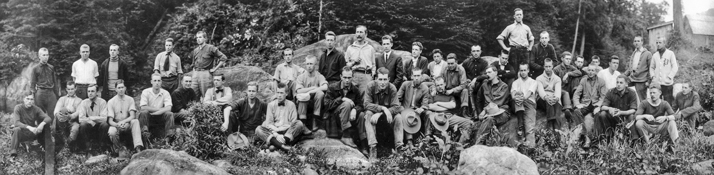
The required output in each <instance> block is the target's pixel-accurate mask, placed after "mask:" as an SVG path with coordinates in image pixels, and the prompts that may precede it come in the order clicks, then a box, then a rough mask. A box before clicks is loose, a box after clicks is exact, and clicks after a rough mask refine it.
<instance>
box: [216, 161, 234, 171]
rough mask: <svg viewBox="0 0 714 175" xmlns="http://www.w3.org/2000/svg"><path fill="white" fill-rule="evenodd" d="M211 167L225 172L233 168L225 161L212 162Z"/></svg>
mask: <svg viewBox="0 0 714 175" xmlns="http://www.w3.org/2000/svg"><path fill="white" fill-rule="evenodd" d="M213 165H216V166H217V167H218V168H221V169H223V170H226V171H228V170H229V169H230V168H231V167H233V164H231V162H229V161H227V160H214V161H213Z"/></svg>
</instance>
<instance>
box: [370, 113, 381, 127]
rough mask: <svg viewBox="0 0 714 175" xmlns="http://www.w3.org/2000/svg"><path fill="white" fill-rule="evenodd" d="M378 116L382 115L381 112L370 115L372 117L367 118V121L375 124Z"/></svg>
mask: <svg viewBox="0 0 714 175" xmlns="http://www.w3.org/2000/svg"><path fill="white" fill-rule="evenodd" d="M380 116H382V113H381V112H380V113H376V114H374V115H372V118H371V119H370V120H369V122H371V123H372V124H375V125H376V124H377V121H379V117H380Z"/></svg>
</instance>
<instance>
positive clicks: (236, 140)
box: [226, 132, 250, 150]
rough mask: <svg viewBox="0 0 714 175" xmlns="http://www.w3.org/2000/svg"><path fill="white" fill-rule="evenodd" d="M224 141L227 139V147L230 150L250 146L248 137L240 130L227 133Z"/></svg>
mask: <svg viewBox="0 0 714 175" xmlns="http://www.w3.org/2000/svg"><path fill="white" fill-rule="evenodd" d="M226 141H228V147H229V148H231V150H237V149H245V148H248V147H249V146H250V141H249V140H248V138H246V137H245V135H243V134H241V133H240V132H234V133H233V134H231V135H228V138H226Z"/></svg>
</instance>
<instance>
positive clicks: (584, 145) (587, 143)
mask: <svg viewBox="0 0 714 175" xmlns="http://www.w3.org/2000/svg"><path fill="white" fill-rule="evenodd" d="M583 148H590V137H585V143H583Z"/></svg>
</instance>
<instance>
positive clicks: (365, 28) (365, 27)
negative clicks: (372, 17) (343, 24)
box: [355, 25, 367, 33]
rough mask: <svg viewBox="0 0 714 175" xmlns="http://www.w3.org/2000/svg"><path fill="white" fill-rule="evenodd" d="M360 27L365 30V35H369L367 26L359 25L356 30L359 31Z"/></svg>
mask: <svg viewBox="0 0 714 175" xmlns="http://www.w3.org/2000/svg"><path fill="white" fill-rule="evenodd" d="M360 27H361V28H364V33H367V26H365V25H357V27H355V30H357V29H359V28H360Z"/></svg>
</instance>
